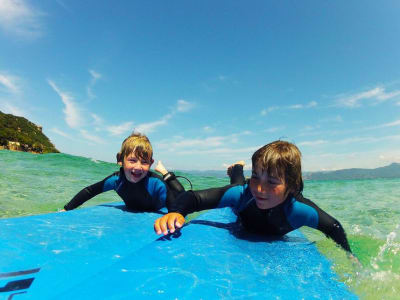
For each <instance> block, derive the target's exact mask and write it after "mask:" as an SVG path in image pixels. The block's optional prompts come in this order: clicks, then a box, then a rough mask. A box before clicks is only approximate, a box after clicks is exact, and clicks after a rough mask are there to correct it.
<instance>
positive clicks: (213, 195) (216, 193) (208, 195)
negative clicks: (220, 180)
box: [169, 186, 231, 216]
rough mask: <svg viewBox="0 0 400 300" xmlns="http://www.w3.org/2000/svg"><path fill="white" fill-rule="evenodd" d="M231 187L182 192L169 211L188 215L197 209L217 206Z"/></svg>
mask: <svg viewBox="0 0 400 300" xmlns="http://www.w3.org/2000/svg"><path fill="white" fill-rule="evenodd" d="M230 187H231V186H225V187H221V188H211V189H205V190H199V191H187V192H185V193H182V194H180V195H179V196H178V197H177V198H176V199H175V201H174V202H173V203H171V205H170V208H169V212H178V213H180V214H182V215H183V216H186V215H187V214H190V213H193V212H195V211H201V210H206V209H213V208H217V207H218V205H219V203H220V201H221V199H222V196H223V195H224V193H225V192H226V190H227V189H229V188H230Z"/></svg>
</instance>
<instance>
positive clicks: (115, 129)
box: [106, 122, 133, 135]
mask: <svg viewBox="0 0 400 300" xmlns="http://www.w3.org/2000/svg"><path fill="white" fill-rule="evenodd" d="M106 129H107V131H108V132H110V133H111V135H121V134H123V133H126V132H128V131H130V132H131V131H132V129H133V122H125V123H123V124H120V125H116V126H109V127H107V128H106Z"/></svg>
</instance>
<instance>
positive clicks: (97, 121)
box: [90, 113, 103, 125]
mask: <svg viewBox="0 0 400 300" xmlns="http://www.w3.org/2000/svg"><path fill="white" fill-rule="evenodd" d="M90 115H91V116H92V118H93V121H94V124H95V125H101V124H103V119H102V118H101V117H99V116H98V115H96V114H93V113H92V114H90Z"/></svg>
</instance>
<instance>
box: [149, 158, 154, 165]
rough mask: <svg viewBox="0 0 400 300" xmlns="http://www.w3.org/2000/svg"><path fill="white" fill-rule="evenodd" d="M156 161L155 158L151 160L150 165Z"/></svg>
mask: <svg viewBox="0 0 400 300" xmlns="http://www.w3.org/2000/svg"><path fill="white" fill-rule="evenodd" d="M153 163H154V159H151V161H150V167H151V165H152V164H153Z"/></svg>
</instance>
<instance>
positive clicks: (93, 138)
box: [79, 129, 105, 144]
mask: <svg viewBox="0 0 400 300" xmlns="http://www.w3.org/2000/svg"><path fill="white" fill-rule="evenodd" d="M79 132H80V133H81V135H82V136H83V137H84V138H85V139H86V140H88V141H89V142H94V143H95V144H105V142H104V140H103V139H101V138H100V137H98V136H95V135H92V134H90V133H89V132H87V131H86V130H84V129H81V130H79Z"/></svg>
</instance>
